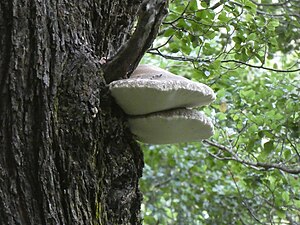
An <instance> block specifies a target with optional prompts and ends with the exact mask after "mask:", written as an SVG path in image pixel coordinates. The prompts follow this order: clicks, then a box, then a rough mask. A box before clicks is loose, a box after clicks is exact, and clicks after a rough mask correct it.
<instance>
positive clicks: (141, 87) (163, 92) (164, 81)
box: [110, 65, 215, 115]
mask: <svg viewBox="0 0 300 225" xmlns="http://www.w3.org/2000/svg"><path fill="white" fill-rule="evenodd" d="M110 91H111V94H112V96H113V97H114V98H115V100H116V102H117V103H118V104H119V105H120V106H121V108H122V109H123V110H124V112H125V113H127V114H129V115H145V114H149V113H153V112H159V111H163V110H168V109H174V108H191V107H197V106H203V105H208V104H209V103H211V102H212V101H214V100H215V94H214V92H213V90H212V89H211V88H210V87H208V86H207V85H205V84H201V83H198V82H194V81H191V80H189V79H187V78H184V77H181V76H177V75H174V74H172V73H170V72H168V71H166V70H163V69H161V68H158V67H155V66H149V65H140V66H138V67H137V69H136V70H135V71H134V73H133V74H132V76H131V77H130V78H128V79H123V80H117V81H114V82H112V83H110Z"/></svg>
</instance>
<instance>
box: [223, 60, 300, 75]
mask: <svg viewBox="0 0 300 225" xmlns="http://www.w3.org/2000/svg"><path fill="white" fill-rule="evenodd" d="M221 62H222V63H238V64H242V65H245V66H249V67H252V68H257V69H264V70H270V71H274V72H279V73H292V72H298V71H300V68H298V69H292V70H283V69H274V68H270V67H265V66H263V65H260V66H258V65H253V64H249V63H246V62H242V61H238V60H235V59H228V60H222V61H221Z"/></svg>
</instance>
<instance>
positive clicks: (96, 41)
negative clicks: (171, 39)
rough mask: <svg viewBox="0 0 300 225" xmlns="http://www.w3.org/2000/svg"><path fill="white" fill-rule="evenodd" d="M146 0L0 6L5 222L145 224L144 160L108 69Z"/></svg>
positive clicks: (0, 170)
mask: <svg viewBox="0 0 300 225" xmlns="http://www.w3.org/2000/svg"><path fill="white" fill-rule="evenodd" d="M140 4H141V2H140V1H138V0H135V1H134V0H109V1H108V0H84V1H75V0H48V1H41V0H10V1H5V0H1V2H0V82H1V83H0V224H1V225H2V224H10V225H11V224H22V225H27V224H30V225H33V224H101V225H106V224H141V219H140V205H141V200H142V195H141V193H140V191H139V187H138V180H139V178H140V177H141V176H142V168H143V155H142V152H141V149H140V148H139V146H138V145H137V143H136V142H135V141H134V140H133V138H132V135H131V133H130V131H129V129H128V126H127V123H126V117H125V115H124V113H123V111H122V110H121V109H120V108H119V107H118V106H117V105H116V104H115V103H114V101H113V99H112V98H111V97H110V95H109V92H108V88H107V85H106V83H105V81H104V78H103V73H102V69H101V65H100V61H101V58H102V57H110V56H112V55H114V54H115V53H116V51H117V50H118V49H119V47H120V46H122V44H124V43H125V41H126V40H127V39H128V38H129V36H130V34H131V32H132V28H133V26H134V21H135V19H136V16H137V15H136V14H137V11H138V7H139V5H140Z"/></svg>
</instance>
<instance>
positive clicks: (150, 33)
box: [103, 0, 167, 83]
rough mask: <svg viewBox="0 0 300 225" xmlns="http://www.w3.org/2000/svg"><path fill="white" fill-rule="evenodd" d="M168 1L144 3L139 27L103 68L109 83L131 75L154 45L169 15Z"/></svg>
mask: <svg viewBox="0 0 300 225" xmlns="http://www.w3.org/2000/svg"><path fill="white" fill-rule="evenodd" d="M166 8H167V1H166V0H155V1H153V0H152V1H151V0H146V1H144V2H143V3H142V5H141V7H140V10H139V13H138V16H139V19H138V24H137V27H136V29H135V31H134V33H133V35H132V36H131V38H130V39H129V40H128V41H127V43H126V44H125V45H124V46H122V47H121V48H120V50H119V51H118V52H117V53H116V55H115V56H114V57H113V58H112V59H111V60H108V62H107V63H106V64H105V65H104V66H103V70H104V77H105V80H106V82H107V83H110V82H112V81H114V80H117V79H119V78H121V77H124V76H126V75H128V74H131V73H132V72H133V71H134V69H135V68H136V67H137V65H138V63H139V61H140V60H141V58H142V57H143V55H144V54H145V53H146V51H147V50H148V48H149V47H150V46H151V44H152V43H153V41H154V39H155V37H156V35H157V32H158V29H159V26H160V24H161V23H162V20H163V18H164V17H165V15H166V14H167V9H166Z"/></svg>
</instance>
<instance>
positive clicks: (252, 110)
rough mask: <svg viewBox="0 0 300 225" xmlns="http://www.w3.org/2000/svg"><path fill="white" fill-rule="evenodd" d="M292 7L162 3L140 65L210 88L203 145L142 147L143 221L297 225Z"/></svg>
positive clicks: (297, 78) (297, 36)
mask: <svg viewBox="0 0 300 225" xmlns="http://www.w3.org/2000/svg"><path fill="white" fill-rule="evenodd" d="M299 21H300V1H299V0H259V1H258V0H230V1H225V0H222V1H210V0H204V1H197V0H190V1H188V0H173V1H170V7H169V14H168V16H167V18H166V19H165V21H164V23H163V25H162V27H161V32H160V34H159V36H158V38H157V39H156V41H155V43H154V44H153V46H152V48H151V49H150V50H149V51H148V54H146V55H145V57H144V59H143V63H148V64H153V65H157V66H160V67H161V68H165V69H167V70H169V71H171V72H173V73H175V74H178V75H181V76H185V77H187V78H189V79H192V80H195V81H199V82H202V83H205V84H207V85H209V86H210V87H211V88H213V89H214V90H215V92H216V94H217V100H216V101H215V102H214V103H213V104H211V105H210V106H208V107H203V108H200V109H199V110H203V111H204V112H205V113H206V114H207V115H209V116H210V117H211V118H212V120H213V122H214V125H215V135H214V136H213V137H212V138H211V139H209V140H204V141H203V142H197V143H182V144H176V145H146V144H143V145H142V147H143V148H144V154H145V168H144V177H143V179H142V181H141V188H142V191H143V194H144V204H143V206H142V208H143V214H144V215H143V216H144V224H163V225H167V224H170V225H171V224H179V225H187V224H189V225H194V224H197V225H202V224H205V225H206V224H208V225H222V224H227V225H229V224H237V225H239V224H241V225H243V224H249V225H255V224H270V225H271V224H272V225H283V224H291V225H297V224H300V150H299V146H300V138H299V133H300V115H299V114H300V104H299V92H300V75H299V74H300V65H299V58H300V23H299Z"/></svg>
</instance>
